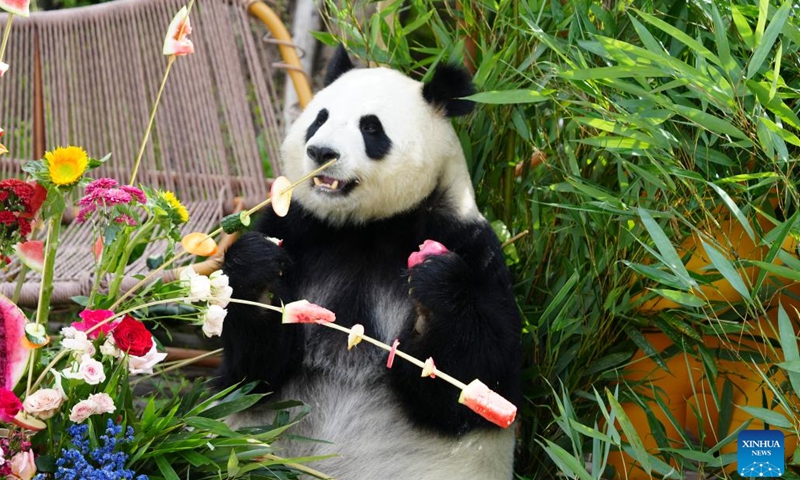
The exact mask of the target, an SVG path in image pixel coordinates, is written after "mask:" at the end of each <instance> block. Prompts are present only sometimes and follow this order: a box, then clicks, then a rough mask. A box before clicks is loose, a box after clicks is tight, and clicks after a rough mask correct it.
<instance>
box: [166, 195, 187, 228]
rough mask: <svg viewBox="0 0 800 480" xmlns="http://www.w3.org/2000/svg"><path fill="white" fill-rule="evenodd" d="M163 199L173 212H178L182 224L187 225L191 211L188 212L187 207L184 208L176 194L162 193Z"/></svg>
mask: <svg viewBox="0 0 800 480" xmlns="http://www.w3.org/2000/svg"><path fill="white" fill-rule="evenodd" d="M161 198H163V199H164V201H165V202H167V203H168V204H169V206H170V207H171V208H172V209H173V210H175V211H176V212H178V217H179V218H180V219H181V223H186V222H188V221H189V211H188V210H186V207H184V206H183V204H181V202H180V200H178V198H177V197H175V194H174V193H172V192H169V191H166V192H161Z"/></svg>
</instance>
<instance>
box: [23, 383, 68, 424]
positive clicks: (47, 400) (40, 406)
mask: <svg viewBox="0 0 800 480" xmlns="http://www.w3.org/2000/svg"><path fill="white" fill-rule="evenodd" d="M63 402H64V396H63V394H62V393H61V392H59V391H58V390H55V389H53V388H42V389H39V390H36V391H35V392H33V393H32V394H30V395H28V397H27V398H26V399H25V401H24V402H22V407H23V408H24V409H25V413H27V414H29V415H33V416H34V417H36V418H38V419H40V420H47V419H48V418H51V417H52V416H53V415H55V414H56V412H57V411H58V409H59V407H61V404H62V403H63Z"/></svg>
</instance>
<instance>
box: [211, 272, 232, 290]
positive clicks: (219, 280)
mask: <svg viewBox="0 0 800 480" xmlns="http://www.w3.org/2000/svg"><path fill="white" fill-rule="evenodd" d="M208 279H209V280H211V289H212V290H219V289H220V288H225V287H227V286H228V285H229V280H228V276H227V275H225V274H224V273H222V270H217V271H215V272H214V273H212V274H211V275H209V276H208Z"/></svg>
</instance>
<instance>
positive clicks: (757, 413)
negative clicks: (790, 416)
mask: <svg viewBox="0 0 800 480" xmlns="http://www.w3.org/2000/svg"><path fill="white" fill-rule="evenodd" d="M737 407H739V408H741V409H742V410H744V411H745V412H747V413H749V414H750V415H752V416H753V417H755V418H757V419H758V420H761V421H762V422H764V423H766V424H769V425H771V426H773V427H778V428H792V423H791V422H790V421H789V420H787V419H786V417H784V416H783V415H781V414H780V413H778V412H773V411H772V410H767V409H766V408H761V407H746V406H745V407H743V406H741V405H737Z"/></svg>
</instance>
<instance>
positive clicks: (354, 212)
mask: <svg viewBox="0 0 800 480" xmlns="http://www.w3.org/2000/svg"><path fill="white" fill-rule="evenodd" d="M325 83H326V86H325V88H324V89H322V90H321V91H320V92H319V93H317V95H316V96H315V97H314V99H313V100H312V101H311V102H310V103H309V104H308V106H307V107H306V108H305V110H304V111H303V113H302V114H301V115H300V117H299V118H298V119H297V120H296V121H295V123H294V124H293V125H292V126H291V128H290V129H289V132H288V135H287V137H286V139H285V141H284V142H283V145H282V147H281V154H282V166H283V172H284V174H285V175H286V176H288V177H289V178H290V179H291V180H292V181H295V180H297V179H299V178H301V177H302V176H304V175H307V174H308V173H309V172H311V171H313V170H314V169H316V168H318V167H319V166H320V165H323V164H325V163H326V162H328V161H330V160H331V159H334V158H335V159H336V160H337V161H336V163H335V164H333V165H332V166H331V167H329V168H327V169H326V170H325V171H323V172H321V173H320V174H319V175H317V176H315V177H313V178H312V179H310V180H308V181H307V182H304V183H302V184H301V185H298V186H297V187H296V188H295V190H294V194H293V196H294V198H295V199H296V200H297V201H298V202H299V203H300V204H302V205H303V207H305V208H306V209H307V210H308V211H310V212H311V213H312V214H314V215H316V216H317V217H319V218H321V219H324V220H327V221H330V222H331V223H334V224H344V223H364V222H368V221H370V220H376V219H381V218H387V217H390V216H393V215H395V214H398V213H401V212H405V211H407V210H409V209H412V208H414V207H415V206H417V205H419V204H420V202H421V201H422V200H424V199H425V198H426V197H428V196H429V195H431V194H432V193H433V192H434V191H437V190H438V193H440V194H441V198H442V201H443V202H445V203H446V208H452V212H453V214H454V215H457V216H469V215H474V214H475V213H476V212H477V209H476V208H475V202H474V194H473V190H472V184H471V182H470V179H469V174H468V172H467V168H466V162H465V160H464V154H463V152H462V150H461V144H460V143H459V140H458V138H457V136H456V134H455V131H454V130H453V127H452V125H451V123H450V117H455V116H459V115H465V114H468V113H469V112H470V111H471V110H472V108H473V103H472V102H470V101H467V100H460V99H459V98H460V97H464V96H467V95H470V94H472V93H473V92H474V87H473V85H472V82H471V79H470V75H469V74H468V73H467V72H466V71H465V70H463V69H461V68H458V67H453V66H448V65H444V66H440V67H438V68H437V69H436V70H435V71H434V73H433V75H432V78H431V80H430V82H427V83H425V84H423V83H421V82H417V81H415V80H412V79H411V78H409V77H407V76H405V75H403V74H401V73H400V72H397V71H395V70H391V69H387V68H364V69H356V68H354V67H353V64H352V63H351V62H350V59H349V58H348V57H347V53H346V51H344V49H342V48H340V49H339V50H337V52H336V54H335V55H334V57H333V59H332V60H331V62H330V64H329V66H328V72H327V75H326V81H325Z"/></svg>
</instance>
